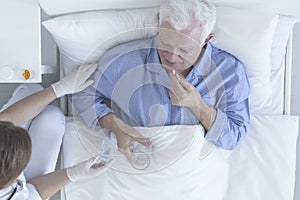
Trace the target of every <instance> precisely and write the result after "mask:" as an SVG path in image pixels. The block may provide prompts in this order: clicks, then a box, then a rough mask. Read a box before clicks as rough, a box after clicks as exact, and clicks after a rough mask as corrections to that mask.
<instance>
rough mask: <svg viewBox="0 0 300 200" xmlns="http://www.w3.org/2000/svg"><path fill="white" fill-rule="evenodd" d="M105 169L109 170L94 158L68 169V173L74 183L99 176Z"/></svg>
mask: <svg viewBox="0 0 300 200" xmlns="http://www.w3.org/2000/svg"><path fill="white" fill-rule="evenodd" d="M105 169H107V167H106V166H105V165H104V164H103V163H100V162H99V160H98V158H97V157H96V158H95V157H93V158H90V159H89V160H86V161H83V162H81V163H78V164H77V165H74V166H72V167H68V168H67V169H66V172H67V176H68V178H69V179H70V181H72V182H74V181H77V180H79V179H84V178H90V177H94V176H98V175H100V174H101V173H102V172H103V171H104V170H105Z"/></svg>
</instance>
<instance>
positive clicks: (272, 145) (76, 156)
mask: <svg viewBox="0 0 300 200" xmlns="http://www.w3.org/2000/svg"><path fill="white" fill-rule="evenodd" d="M66 128H67V129H66V135H65V138H64V144H63V165H64V166H65V167H66V166H70V165H73V164H75V163H78V162H80V161H82V160H85V159H87V158H89V157H91V156H92V155H95V154H97V153H99V150H100V145H101V141H102V138H103V133H102V130H101V129H97V130H94V131H92V130H90V129H88V128H86V127H85V126H84V125H83V123H82V122H81V121H80V120H75V122H74V120H73V119H68V122H67V127H66ZM139 131H140V132H141V133H144V134H145V135H151V136H152V142H153V146H154V153H152V154H151V155H150V158H151V164H150V166H149V167H148V168H147V169H146V170H135V169H134V168H132V166H131V165H130V164H129V163H128V162H127V160H126V158H125V157H124V156H122V155H121V154H119V153H118V151H117V150H116V149H115V150H114V151H113V155H114V158H115V159H114V163H113V166H112V167H111V168H109V169H108V170H107V171H106V172H105V173H103V174H102V175H100V176H99V177H96V178H93V179H90V180H84V181H81V182H77V183H71V184H69V185H67V186H66V187H65V189H64V190H63V197H66V199H71V200H76V199H97V200H98V199H104V200H110V199H122V200H123V199H124V200H125V199H130V200H135V199H149V200H150V199H151V200H152V199H164V200H168V199H170V200H173V199H178V200H182V199H188V200H194V199H195V200H199V199H200V200H205V199H208V200H218V199H225V200H244V199H245V200H246V199H251V200H252V199H255V200H259V199H262V200H263V199H272V200H277V199H278V200H285V199H286V200H290V199H292V195H293V191H294V190H293V189H294V178H295V153H296V138H297V133H298V129H297V118H296V117H290V116H252V117H251V126H250V129H249V131H248V133H247V135H246V137H245V138H244V140H243V141H242V143H241V144H240V145H239V146H238V147H237V149H236V150H235V151H234V152H233V153H232V154H231V155H230V156H229V158H227V157H228V152H225V151H223V150H220V149H218V148H214V149H213V151H212V152H211V153H210V154H209V156H207V157H206V158H205V159H203V160H201V159H199V155H200V151H201V147H202V145H203V144H204V141H205V140H204V138H203V129H202V127H201V126H199V125H197V126H182V125H181V126H169V127H155V128H139ZM228 177H229V178H228Z"/></svg>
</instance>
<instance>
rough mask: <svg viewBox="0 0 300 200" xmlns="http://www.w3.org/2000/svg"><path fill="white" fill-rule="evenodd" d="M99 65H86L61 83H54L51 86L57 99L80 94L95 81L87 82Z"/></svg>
mask: <svg viewBox="0 0 300 200" xmlns="http://www.w3.org/2000/svg"><path fill="white" fill-rule="evenodd" d="M96 68H97V64H86V65H81V66H80V67H78V68H76V69H74V70H73V71H72V72H71V73H69V74H67V75H66V76H65V77H64V78H62V79H61V80H60V81H58V82H56V83H53V84H52V85H51V86H52V88H53V91H54V93H55V95H56V97H57V98H59V97H61V96H64V95H65V94H73V93H76V92H79V91H81V90H83V89H85V88H86V87H88V86H89V85H91V84H92V83H93V82H94V81H93V80H87V79H88V78H89V77H90V76H91V74H92V73H93V72H94V71H95V70H96Z"/></svg>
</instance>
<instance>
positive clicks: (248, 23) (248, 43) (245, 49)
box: [212, 7, 278, 113]
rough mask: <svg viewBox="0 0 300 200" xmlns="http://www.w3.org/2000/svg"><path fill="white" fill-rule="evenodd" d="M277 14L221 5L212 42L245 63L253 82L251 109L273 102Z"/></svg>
mask: <svg viewBox="0 0 300 200" xmlns="http://www.w3.org/2000/svg"><path fill="white" fill-rule="evenodd" d="M277 19H278V16H276V15H267V14H261V13H258V12H253V11H250V10H243V9H236V8H229V7H218V8H217V24H216V26H215V37H214V38H213V41H212V43H213V45H214V46H216V47H218V48H220V49H223V50H226V51H227V52H229V53H231V54H233V55H234V56H236V57H237V58H238V59H239V60H240V61H241V62H243V63H244V65H245V67H246V69H247V72H248V76H249V81H250V85H251V93H250V98H249V101H250V105H251V106H250V111H251V112H252V113H260V111H262V113H263V109H264V108H265V107H268V106H270V105H271V104H272V87H271V81H270V75H271V61H270V55H271V47H272V41H273V36H274V32H275V27H276V23H277Z"/></svg>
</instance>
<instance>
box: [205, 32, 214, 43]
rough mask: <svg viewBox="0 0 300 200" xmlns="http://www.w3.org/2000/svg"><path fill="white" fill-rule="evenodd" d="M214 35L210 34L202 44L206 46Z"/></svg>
mask: <svg viewBox="0 0 300 200" xmlns="http://www.w3.org/2000/svg"><path fill="white" fill-rule="evenodd" d="M214 36H215V35H214V34H213V33H210V34H209V35H208V36H207V38H206V39H205V41H204V44H207V43H208V42H209V40H211V38H213V37H214Z"/></svg>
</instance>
